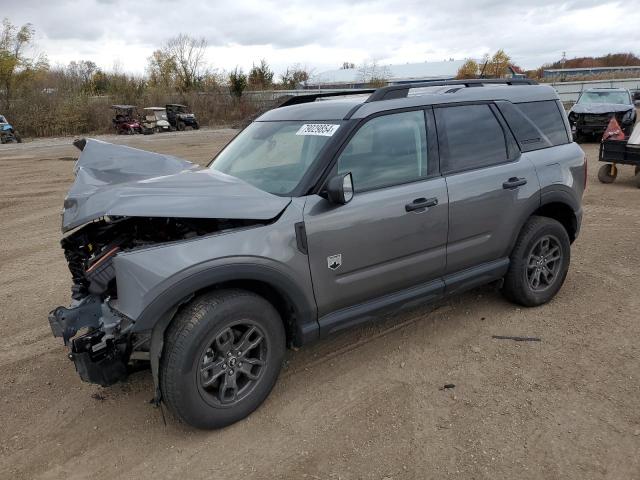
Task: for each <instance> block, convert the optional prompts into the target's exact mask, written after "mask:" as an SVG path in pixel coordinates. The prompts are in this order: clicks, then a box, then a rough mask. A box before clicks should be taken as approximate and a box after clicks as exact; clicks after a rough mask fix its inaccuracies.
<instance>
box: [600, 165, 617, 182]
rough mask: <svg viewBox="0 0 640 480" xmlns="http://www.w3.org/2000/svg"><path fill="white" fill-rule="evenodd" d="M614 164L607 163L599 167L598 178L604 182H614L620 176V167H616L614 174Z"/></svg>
mask: <svg viewBox="0 0 640 480" xmlns="http://www.w3.org/2000/svg"><path fill="white" fill-rule="evenodd" d="M612 172H613V165H612V164H611V163H605V164H604V165H602V166H601V167H600V168H599V169H598V180H600V181H601V182H602V183H613V182H614V181H615V179H616V177H617V176H618V169H617V168H616V169H615V172H613V173H614V174H612Z"/></svg>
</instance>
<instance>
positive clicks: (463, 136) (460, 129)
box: [435, 105, 508, 173]
mask: <svg viewBox="0 0 640 480" xmlns="http://www.w3.org/2000/svg"><path fill="white" fill-rule="evenodd" d="M435 113H436V122H437V127H438V141H439V144H440V162H441V164H440V165H441V169H442V172H443V173H454V172H459V171H462V170H471V169H475V168H482V167H488V166H491V165H497V164H499V163H504V162H506V161H508V155H507V144H506V141H505V136H504V132H503V130H502V127H501V126H500V123H499V122H498V119H497V118H496V116H495V115H494V114H493V111H492V110H491V108H490V107H489V105H461V106H456V107H444V108H436V109H435Z"/></svg>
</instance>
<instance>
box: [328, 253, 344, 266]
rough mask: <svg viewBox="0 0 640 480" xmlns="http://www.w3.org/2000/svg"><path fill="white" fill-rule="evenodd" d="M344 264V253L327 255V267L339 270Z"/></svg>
mask: <svg viewBox="0 0 640 480" xmlns="http://www.w3.org/2000/svg"><path fill="white" fill-rule="evenodd" d="M340 265H342V254H341V253H338V254H337V255H331V256H329V257H327V267H328V268H329V269H330V270H337V269H339V268H340Z"/></svg>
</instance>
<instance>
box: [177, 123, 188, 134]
mask: <svg viewBox="0 0 640 480" xmlns="http://www.w3.org/2000/svg"><path fill="white" fill-rule="evenodd" d="M177 128H178V131H180V132H182V131H184V129H185V128H186V125H185V124H184V122H178V123H177Z"/></svg>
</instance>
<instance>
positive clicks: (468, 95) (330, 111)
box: [257, 84, 558, 121]
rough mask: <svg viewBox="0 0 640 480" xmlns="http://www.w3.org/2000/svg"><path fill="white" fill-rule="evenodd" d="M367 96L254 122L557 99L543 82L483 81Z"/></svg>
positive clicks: (295, 108) (287, 110)
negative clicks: (402, 94) (376, 98)
mask: <svg viewBox="0 0 640 480" xmlns="http://www.w3.org/2000/svg"><path fill="white" fill-rule="evenodd" d="M372 95H375V93H374V94H372ZM367 98H368V97H367ZM367 98H364V97H362V96H354V97H352V98H345V99H339V100H322V101H316V102H310V103H302V104H299V105H291V106H287V107H281V108H275V109H273V110H269V111H268V112H266V113H264V114H263V115H261V116H260V117H259V118H258V119H257V121H276V120H292V121H296V120H297V121H299V120H308V121H329V120H332V121H341V120H344V119H345V118H364V117H367V116H369V115H372V114H374V113H378V112H382V111H387V110H395V109H400V108H408V107H417V106H423V105H424V106H426V105H439V104H446V103H457V102H473V101H490V100H506V101H510V102H513V103H520V102H535V101H543V100H557V99H558V94H557V93H556V91H555V89H554V88H553V87H549V86H546V85H499V84H498V85H491V84H487V85H485V86H484V87H471V88H470V87H464V86H461V85H450V86H447V87H444V88H443V86H433V87H420V88H414V89H411V90H410V91H409V93H408V96H407V97H403V98H394V99H390V100H379V101H370V102H367V101H366V99H367Z"/></svg>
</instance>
